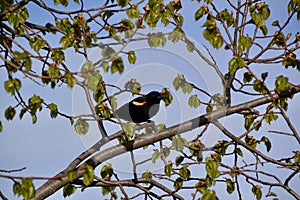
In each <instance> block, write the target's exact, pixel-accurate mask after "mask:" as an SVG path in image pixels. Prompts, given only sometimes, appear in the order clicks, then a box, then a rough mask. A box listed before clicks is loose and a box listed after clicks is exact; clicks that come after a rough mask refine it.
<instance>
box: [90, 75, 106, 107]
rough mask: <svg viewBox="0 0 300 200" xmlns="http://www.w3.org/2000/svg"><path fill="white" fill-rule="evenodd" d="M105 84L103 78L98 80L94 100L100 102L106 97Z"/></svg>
mask: <svg viewBox="0 0 300 200" xmlns="http://www.w3.org/2000/svg"><path fill="white" fill-rule="evenodd" d="M104 90H105V89H104V86H103V84H102V80H99V82H98V85H97V87H96V90H95V91H94V94H93V97H94V100H95V101H96V102H97V103H98V102H101V101H102V100H103V98H104V93H105V91H104Z"/></svg>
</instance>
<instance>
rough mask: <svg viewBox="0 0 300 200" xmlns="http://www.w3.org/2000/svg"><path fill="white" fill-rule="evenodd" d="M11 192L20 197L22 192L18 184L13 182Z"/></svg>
mask: <svg viewBox="0 0 300 200" xmlns="http://www.w3.org/2000/svg"><path fill="white" fill-rule="evenodd" d="M13 192H14V194H15V195H18V196H21V195H22V193H23V191H22V185H21V184H20V183H19V182H17V181H16V182H15V183H14V185H13Z"/></svg>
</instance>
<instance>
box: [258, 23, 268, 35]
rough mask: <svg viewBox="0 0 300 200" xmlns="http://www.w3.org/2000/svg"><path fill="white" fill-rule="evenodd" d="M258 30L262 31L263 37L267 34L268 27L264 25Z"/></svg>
mask: <svg viewBox="0 0 300 200" xmlns="http://www.w3.org/2000/svg"><path fill="white" fill-rule="evenodd" d="M259 29H260V30H261V31H262V33H263V34H264V36H266V35H267V34H268V27H267V26H266V25H262V26H261V27H259Z"/></svg>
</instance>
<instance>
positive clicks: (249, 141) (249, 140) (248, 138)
mask: <svg viewBox="0 0 300 200" xmlns="http://www.w3.org/2000/svg"><path fill="white" fill-rule="evenodd" d="M245 142H246V143H247V144H248V145H250V146H251V147H252V148H256V146H257V143H258V142H259V141H258V140H256V139H255V138H254V137H253V136H250V135H247V136H246V137H245Z"/></svg>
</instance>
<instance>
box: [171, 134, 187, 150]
mask: <svg viewBox="0 0 300 200" xmlns="http://www.w3.org/2000/svg"><path fill="white" fill-rule="evenodd" d="M186 145H188V141H187V140H186V139H185V138H182V137H181V136H180V135H175V137H174V138H173V140H172V147H173V148H174V149H175V150H177V151H181V150H183V148H184V146H186Z"/></svg>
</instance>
